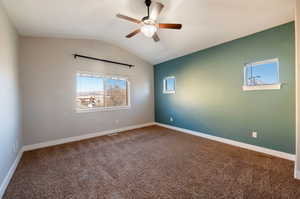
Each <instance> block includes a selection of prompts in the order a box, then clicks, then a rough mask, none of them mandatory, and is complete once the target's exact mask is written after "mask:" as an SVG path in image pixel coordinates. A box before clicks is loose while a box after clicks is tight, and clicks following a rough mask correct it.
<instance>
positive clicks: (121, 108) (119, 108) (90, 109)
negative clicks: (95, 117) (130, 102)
mask: <svg viewBox="0 0 300 199" xmlns="http://www.w3.org/2000/svg"><path fill="white" fill-rule="evenodd" d="M126 109H130V106H121V107H104V108H88V109H80V108H77V109H76V113H90V112H107V111H119V110H126Z"/></svg>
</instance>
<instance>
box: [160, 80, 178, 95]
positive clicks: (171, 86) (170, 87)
mask: <svg viewBox="0 0 300 199" xmlns="http://www.w3.org/2000/svg"><path fill="white" fill-rule="evenodd" d="M175 88H176V79H175V77H166V78H165V79H164V90H163V93H166V94H171V93H175Z"/></svg>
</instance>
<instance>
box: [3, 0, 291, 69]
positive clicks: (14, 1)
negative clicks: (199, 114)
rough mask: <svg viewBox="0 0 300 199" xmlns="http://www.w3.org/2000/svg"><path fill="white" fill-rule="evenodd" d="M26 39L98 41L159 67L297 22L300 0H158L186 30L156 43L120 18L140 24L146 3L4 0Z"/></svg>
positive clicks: (164, 17) (165, 17)
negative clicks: (130, 35) (131, 35)
mask: <svg viewBox="0 0 300 199" xmlns="http://www.w3.org/2000/svg"><path fill="white" fill-rule="evenodd" d="M1 1H2V2H3V4H4V6H5V8H6V10H7V12H8V14H9V16H10V18H11V20H12V21H13V23H14V24H15V26H16V28H17V30H18V31H19V33H20V34H21V35H27V36H50V37H66V38H87V39H98V40H103V41H106V42H110V43H113V44H115V45H118V46H120V47H122V48H125V49H127V50H128V51H130V52H132V53H134V54H136V55H138V56H139V57H141V58H143V59H145V60H147V61H149V62H150V63H152V64H157V63H160V62H163V61H166V60H169V59H172V58H175V57H179V56H183V55H186V54H189V53H192V52H195V51H198V50H201V49H205V48H208V47H211V46H215V45H217V44H220V43H224V42H226V41H230V40H233V39H237V38H240V37H243V36H246V35H249V34H252V33H255V32H258V31H261V30H265V29H268V28H271V27H274V26H277V25H280V24H283V23H287V22H289V21H293V20H294V5H295V0H159V1H160V2H161V3H163V4H164V5H165V8H164V10H163V12H162V14H161V16H160V17H159V21H160V22H168V23H182V24H183V28H182V30H180V31H178V30H159V32H158V34H159V36H160V38H161V41H160V42H158V43H154V42H153V41H152V39H149V38H146V37H145V36H143V35H142V34H139V35H138V36H136V37H134V38H132V39H127V38H125V35H126V34H128V33H129V32H131V31H132V30H134V29H135V28H136V27H137V25H136V24H133V23H129V22H126V21H124V20H121V19H118V18H116V17H115V15H116V14H117V13H122V14H125V15H128V16H131V17H134V18H139V19H141V18H142V17H143V16H145V15H146V7H145V5H144V0H1Z"/></svg>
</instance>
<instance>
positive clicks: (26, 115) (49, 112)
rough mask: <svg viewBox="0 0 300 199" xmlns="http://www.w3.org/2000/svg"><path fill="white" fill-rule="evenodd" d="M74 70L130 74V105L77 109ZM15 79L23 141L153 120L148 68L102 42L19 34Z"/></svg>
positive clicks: (77, 133)
mask: <svg viewBox="0 0 300 199" xmlns="http://www.w3.org/2000/svg"><path fill="white" fill-rule="evenodd" d="M73 53H79V54H83V55H88V56H94V57H99V58H104V59H111V60H115V61H119V62H125V63H129V64H134V65H135V67H134V68H132V69H128V68H127V67H124V66H120V65H115V64H110V63H103V62H96V61H91V60H84V59H77V60H74V58H73V56H72V54H73ZM77 71H91V72H97V73H106V74H112V75H114V74H117V75H121V76H127V77H129V80H130V82H131V106H132V107H131V109H128V110H118V111H106V112H90V113H76V111H75V106H74V105H75V96H76V81H75V75H76V72H77ZM20 80H21V88H22V100H23V130H24V137H25V141H24V142H25V144H26V145H29V144H35V143H40V142H45V141H51V140H55V139H60V138H67V137H72V136H79V135H84V134H88V133H95V132H101V131H104V130H111V129H117V128H122V127H126V126H131V125H138V124H144V123H148V122H153V121H154V97H153V93H154V92H153V85H154V83H153V66H152V65H150V64H148V63H146V62H145V61H143V60H141V59H140V58H138V57H136V56H135V55H132V54H130V53H129V52H127V51H125V50H122V49H120V48H118V47H116V46H113V45H110V44H107V43H104V42H100V41H95V40H79V39H58V38H33V37H21V39H20ZM115 120H119V123H116V121H115Z"/></svg>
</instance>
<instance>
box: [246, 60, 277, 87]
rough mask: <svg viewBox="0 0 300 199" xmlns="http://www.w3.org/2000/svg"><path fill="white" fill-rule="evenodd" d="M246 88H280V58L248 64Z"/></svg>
mask: <svg viewBox="0 0 300 199" xmlns="http://www.w3.org/2000/svg"><path fill="white" fill-rule="evenodd" d="M243 89H244V90H265V89H280V81H279V60H278V59H270V60H265V61H261V62H254V63H249V64H246V66H245V68H244V86H243Z"/></svg>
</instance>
